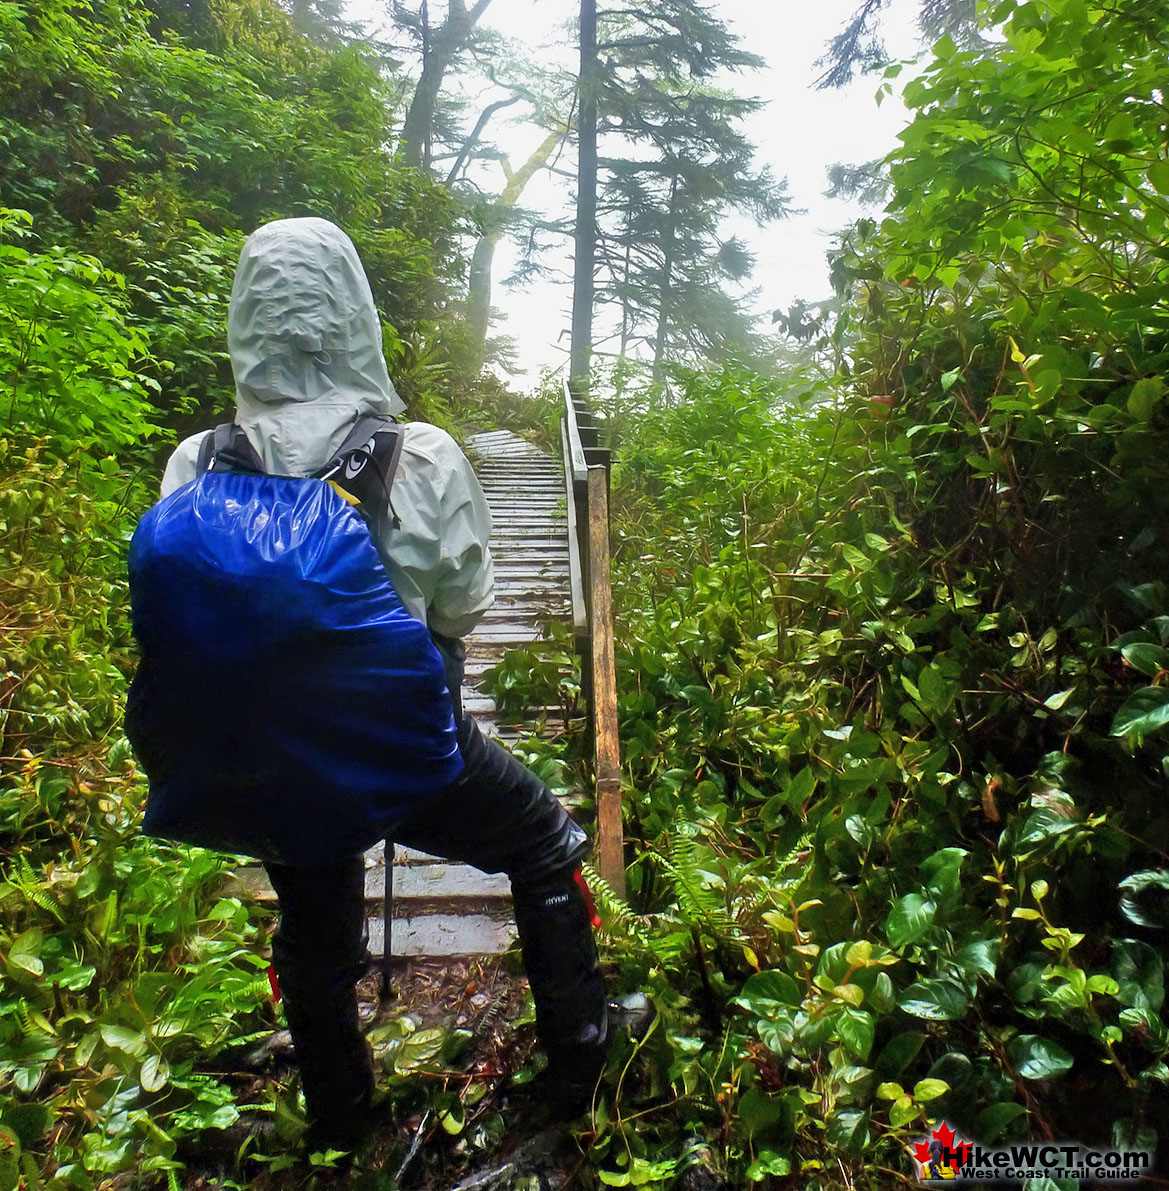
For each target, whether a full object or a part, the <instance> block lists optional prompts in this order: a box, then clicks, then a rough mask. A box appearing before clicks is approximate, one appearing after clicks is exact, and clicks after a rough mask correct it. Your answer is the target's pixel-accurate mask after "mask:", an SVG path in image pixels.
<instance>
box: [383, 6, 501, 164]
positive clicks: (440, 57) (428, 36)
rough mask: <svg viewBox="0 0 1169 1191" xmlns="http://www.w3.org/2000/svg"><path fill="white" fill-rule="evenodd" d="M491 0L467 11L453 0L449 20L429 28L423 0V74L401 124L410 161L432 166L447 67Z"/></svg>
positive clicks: (404, 147) (406, 155)
mask: <svg viewBox="0 0 1169 1191" xmlns="http://www.w3.org/2000/svg"><path fill="white" fill-rule="evenodd" d="M490 3H491V0H476V3H475V5H474V6H473V7H472V8H471V9H470V11H468V9H467V6H466V4H465V2H464V0H450V4H449V7H448V8H447V16H446V20H445V21H443V23H442V24H441V25H440V26H439V27H438V28H437V29H434V30H432V29H431V28H430V21H429V19H428V13H427V4H426V0H423V4H422V74H421V76H420V77H419V79H418V86H417V87H415V88H414V96H413V98H412V99H411V100H410V109H409V111H407V113H406V119H405V122H404V123H403V125H402V141H401V148H402V157H403V159H404V160H405V161H406V163H407V164H408V165H416V166H422V167H423V168H428V167H429V166H430V142H431V137H432V134H433V132H434V109H435V107H436V105H437V103H438V95H439V92H440V91H441V90H442V81H443V78H444V77H445V76H446V72H447V68H448V67H449V66H450V65H451V63H452V62H453V61H454V60H455V57H456V56H457V55H458V54H459V53H460V52H461V51H462V49H463V47H464V46H465V45H466V44H467V42H468V41H469V40H470V38H471V33H472V31H473V30H474V28H475V25H476V23H477V22H478V20H479V18H480V17H481V16H482V15H483V13H484V12H485V11H486V9H487V6H488V4H490Z"/></svg>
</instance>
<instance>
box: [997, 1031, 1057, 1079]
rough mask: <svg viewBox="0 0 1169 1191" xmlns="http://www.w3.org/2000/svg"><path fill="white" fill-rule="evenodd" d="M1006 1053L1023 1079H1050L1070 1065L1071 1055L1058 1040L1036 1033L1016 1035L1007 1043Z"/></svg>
mask: <svg viewBox="0 0 1169 1191" xmlns="http://www.w3.org/2000/svg"><path fill="white" fill-rule="evenodd" d="M1007 1054H1008V1055H1009V1056H1010V1059H1011V1062H1012V1064H1014V1067H1015V1070H1016V1071H1017V1072H1018V1073H1019V1074H1020V1075H1021V1076H1022V1077H1023V1078H1024V1079H1051V1078H1053V1077H1054V1076H1057V1075H1062V1074H1063V1073H1064V1072H1065V1071H1069V1070H1070V1069H1071V1066H1072V1056H1071V1055H1070V1054H1068V1052H1067V1051H1066V1050H1064V1048H1063V1047H1062V1046H1060V1045H1059V1043H1058V1042H1052V1041H1051V1040H1050V1039H1048V1038H1041V1037H1040V1036H1039V1035H1038V1034H1018V1035H1016V1036H1015V1037H1014V1038H1012V1039H1011V1041H1010V1042H1009V1043H1007Z"/></svg>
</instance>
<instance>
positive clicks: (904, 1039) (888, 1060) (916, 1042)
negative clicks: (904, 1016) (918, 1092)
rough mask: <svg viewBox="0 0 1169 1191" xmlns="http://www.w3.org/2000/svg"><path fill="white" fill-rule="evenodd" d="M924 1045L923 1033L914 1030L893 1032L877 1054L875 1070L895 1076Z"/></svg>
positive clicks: (891, 1076)
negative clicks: (902, 1032)
mask: <svg viewBox="0 0 1169 1191" xmlns="http://www.w3.org/2000/svg"><path fill="white" fill-rule="evenodd" d="M924 1045H925V1035H924V1034H919V1033H917V1032H916V1031H913V1032H908V1033H904V1034H894V1035H893V1037H892V1038H890V1039H889V1041H888V1042H886V1043H885V1047H884V1049H883V1050H882V1051H881V1053H880V1054H879V1055H878V1056H877V1070H878V1071H879V1072H880V1073H881V1074H882V1075H884V1076H887V1077H889V1078H896V1077H897V1076H898V1075H900V1074H901V1073H902V1072H903V1071H904V1070H905V1069H906V1068H907V1067H908V1066H909V1064H910V1063H912V1062H913V1060H914V1059H915V1058H917V1055H918V1052H919V1051H920V1050H921V1048H922V1047H923V1046H924Z"/></svg>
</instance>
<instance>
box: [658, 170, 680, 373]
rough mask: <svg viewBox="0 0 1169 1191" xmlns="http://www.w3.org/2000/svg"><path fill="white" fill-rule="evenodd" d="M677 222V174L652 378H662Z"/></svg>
mask: <svg viewBox="0 0 1169 1191" xmlns="http://www.w3.org/2000/svg"><path fill="white" fill-rule="evenodd" d="M677 224H678V176H677V175H676V174H675V175H674V180H673V181H672V182H671V184H670V215H669V218H668V219H667V220H666V239H665V243H664V244H663V245H662V284H661V288H660V291H659V294H658V333H657V337H656V338H655V340H654V365H653V378H654V380H661V379H662V371H663V368H664V365H665V356H666V335H667V333H668V331H669V327H670V285H671V283H672V281H673V273H674V237H675V235H676V234H677Z"/></svg>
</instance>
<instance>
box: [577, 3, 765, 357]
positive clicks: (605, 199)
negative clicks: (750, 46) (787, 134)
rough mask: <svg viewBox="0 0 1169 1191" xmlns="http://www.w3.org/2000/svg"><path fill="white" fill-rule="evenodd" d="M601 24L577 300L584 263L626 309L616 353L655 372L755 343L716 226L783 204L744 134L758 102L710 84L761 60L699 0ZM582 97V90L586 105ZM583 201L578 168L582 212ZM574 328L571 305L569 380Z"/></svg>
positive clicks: (641, 9)
mask: <svg viewBox="0 0 1169 1191" xmlns="http://www.w3.org/2000/svg"><path fill="white" fill-rule="evenodd" d="M590 2H591V0H590ZM597 21H598V33H597V44H596V67H595V70H596V83H595V91H596V96H597V107H598V117H597V121H598V138H599V145H600V150H599V153H598V159H597V177H596V182H595V186H596V190H595V193H596V196H597V230H596V235H595V238H594V239H593V252H592V255H591V256H590V255H589V254H588V253H587V252H586V251H583V250H582V233H584V232H585V229H584V228H582V226H581V223H580V219H579V214H578V229H577V237H578V238H577V273H576V284H577V288H578V291H579V290H580V288H581V285H582V276H581V270H582V268H583V267H584V266H585V265H586V262H587V261H588V260H590V259H591V260H592V261H593V262H594V268H595V272H596V286H597V290H596V297H597V299H598V301H599V302H602V303H605V304H607V305H612V306H615V307H616V308H618V309H619V312H620V313H619V327H620V329H619V331H617V332H616V335H617V338H618V350H619V352H620V354H625V352H626V351H630V350H634V351H638V350H640V354H642V355H645V354H648V355H649V356H650V357H651V358H652V360H653V363H654V367H655V370H656V371H657V372H658V373H660V372H661V369H662V367H663V364H664V362H665V360H666V359H667V358H668V357H669V356H670V355H671V354H673V353H679V354H681V355H683V356H694V355H699V356H703V357H708V358H709V357H712V356H716V357H717V356H719V355H722V354H725V353H726V351H727V350H729V349H730V348H731V347H733V346H735V345H738V346H741V347H743V346H749V344H750V342H751V341H752V339H753V337H754V336H753V333H752V330H751V319H750V317H749V316H748V315H747V313H746V312H745V310H744V309H743V303H742V300H741V299H738V298H736V297H735V296H733V294H732V293H731V292H730V290H729V289H728V286H733V285H737V284H739V283H741V282H743V281H744V280H745V279H746V277H747V276H748V275H749V273H750V268H751V264H752V262H751V259H750V256H749V254H748V253H747V252H746V250H745V248H744V246H743V244H742V242H741V241H740V240H739V239H737V238H736V237H734V236H731V235H728V234H726V232H725V231H724V223H725V220H726V218H727V217H728V216H729V215H732V214H736V213H737V214H740V215H744V216H747V217H749V218H752V219H754V220H756V221H759V222H764V221H767V220H770V219H774V218H777V217H779V216H781V215H782V214H784V212H785V209H786V208H785V195H784V189H783V185H782V183H778V182H776V180H775V179H774V178H773V177H772V176H771V173H770V171H769V170H768V169H767V168H766V167H763V168H760V167H757V166H756V165H755V164H754V161H753V156H754V150H753V148H752V146H751V145H750V143H749V141H748V140H747V139H746V137H745V136H744V135H743V133H742V131H741V129H740V128H739V124H740V122H741V121H742V120H743V118H744V117H746V116H747V115H749V114H750V113H752V112H754V111H756V110H758V108H759V106H760V103H759V101H757V100H754V99H747V98H743V97H741V96H736V95H733V94H729V93H727V92H725V91H723V90H720V89H718V88H716V87H715V86H714V83H713V79H714V77H715V76H716V74H719V73H720V72H724V71H726V70H728V69H731V70H742V69H749V68H754V67H758V66H761V65H762V59H760V58H758V57H757V56H755V55H753V54H749V53H747V52H746V51H744V50H743V49H742V48H741V47H740V46H739V45H738V42H737V39H736V38H735V36H734V35H733V34H732V33H731V32H730V30H729V29H728V28H727V27H726V25H725V24H724V23H723V22H721V21H720V20H718V18H717V17H715V16H714V15H713V13H712V12H711V11H710V10H709V9H707V8H705V7H704V6H703V5H702V4H700V3H698V2H697V0H662V2H660V3H655V4H653V5H641V6H637V5H632V4H631V5H629V6H627V7H621V8H616V7H611V8H605V9H602V10H601V12H600V13H599V14H598V17H597ZM585 69H586V59H585V56H584V54H583V51H582V72H583V71H584V70H585ZM586 95H587V91H586V90H585V88H584V87H583V85H582V89H581V101H582V105H583V101H584V98H585V96H586ZM582 111H583V107H582ZM581 138H582V139H581V150H582V159H584V156H585V152H586V146H585V143H584V140H583V132H582V134H581ZM588 194H589V179H588V177H587V176H586V174H585V173H584V171H583V170H582V175H581V177H580V178H579V179H578V212H579V209H580V207H579V204H580V202H581V197H580V196H584V197H585V198H586V199H587V197H588ZM584 238H585V239H586V240H587V239H588V237H587V235H585V236H584ZM585 247H586V248H587V247H588V245H587V244H586V245H585ZM578 321H579V322H582V323H583V321H584V320H583V316H579V315H578V310H577V304H575V303H574V336H573V345H574V350H573V357H574V368H573V375H574V376H575V375H577V368H576V361H577V358H578V348H577V334H576V333H575V332H576V328H577V323H578Z"/></svg>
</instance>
